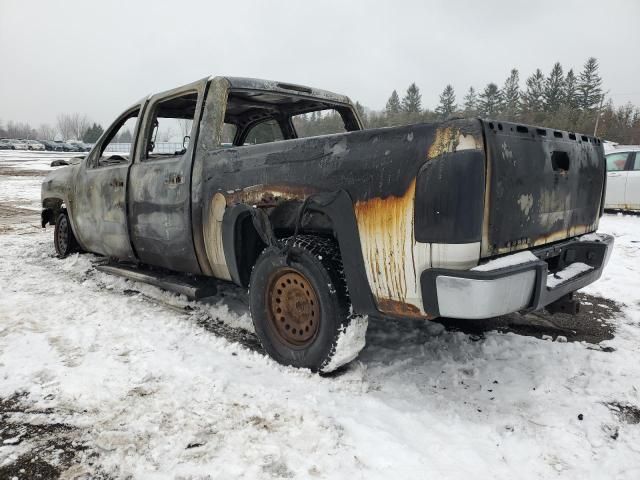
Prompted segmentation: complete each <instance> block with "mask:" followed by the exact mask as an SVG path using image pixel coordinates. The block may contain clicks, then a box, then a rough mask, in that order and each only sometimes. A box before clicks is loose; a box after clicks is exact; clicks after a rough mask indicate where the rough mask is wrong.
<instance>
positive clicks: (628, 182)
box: [604, 145, 640, 211]
mask: <svg viewBox="0 0 640 480" xmlns="http://www.w3.org/2000/svg"><path fill="white" fill-rule="evenodd" d="M606 159H607V194H606V196H605V200H604V207H605V208H610V209H616V210H638V211H640V145H619V146H617V147H616V148H615V149H612V150H609V152H608V153H607V155H606Z"/></svg>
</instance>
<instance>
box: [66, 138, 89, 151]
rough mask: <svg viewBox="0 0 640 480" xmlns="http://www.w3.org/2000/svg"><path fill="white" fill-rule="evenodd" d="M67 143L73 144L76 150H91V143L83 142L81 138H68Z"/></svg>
mask: <svg viewBox="0 0 640 480" xmlns="http://www.w3.org/2000/svg"><path fill="white" fill-rule="evenodd" d="M67 144H69V145H71V146H72V147H73V148H74V149H75V150H73V151H75V152H88V151H89V150H91V145H89V144H86V143H84V142H81V141H79V140H67Z"/></svg>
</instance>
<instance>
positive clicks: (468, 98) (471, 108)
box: [464, 87, 478, 115]
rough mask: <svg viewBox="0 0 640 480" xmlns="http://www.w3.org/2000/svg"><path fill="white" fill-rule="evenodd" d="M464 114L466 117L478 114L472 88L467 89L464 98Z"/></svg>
mask: <svg viewBox="0 0 640 480" xmlns="http://www.w3.org/2000/svg"><path fill="white" fill-rule="evenodd" d="M464 113H466V114H467V115H477V113H478V95H477V94H476V89H475V88H473V87H469V91H468V92H467V94H466V95H465V96H464Z"/></svg>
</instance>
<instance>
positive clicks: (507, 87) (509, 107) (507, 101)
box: [502, 68, 520, 120]
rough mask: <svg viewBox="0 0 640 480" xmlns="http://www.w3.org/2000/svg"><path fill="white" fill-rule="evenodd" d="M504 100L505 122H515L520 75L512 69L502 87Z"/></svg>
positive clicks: (518, 104) (518, 102)
mask: <svg viewBox="0 0 640 480" xmlns="http://www.w3.org/2000/svg"><path fill="white" fill-rule="evenodd" d="M502 94H503V99H504V107H503V114H504V116H505V118H506V119H507V120H515V117H516V116H517V115H518V111H519V106H520V74H519V73H518V70H517V69H515V68H513V69H512V70H511V74H510V75H509V78H507V80H506V81H505V82H504V87H502Z"/></svg>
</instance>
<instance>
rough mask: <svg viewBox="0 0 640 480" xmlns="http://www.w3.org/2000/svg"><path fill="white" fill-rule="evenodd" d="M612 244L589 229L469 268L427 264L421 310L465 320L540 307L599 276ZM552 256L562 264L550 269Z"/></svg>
mask: <svg viewBox="0 0 640 480" xmlns="http://www.w3.org/2000/svg"><path fill="white" fill-rule="evenodd" d="M612 248H613V237H612V236H611V235H606V234H600V233H598V234H593V233H592V234H587V235H583V236H582V237H577V238H574V239H571V240H568V241H566V242H562V243H560V244H557V245H554V246H551V247H545V248H541V249H538V250H533V251H529V253H527V252H520V253H516V254H513V255H507V256H505V257H501V258H499V259H497V260H495V261H494V262H489V263H487V264H485V265H482V266H479V267H476V268H475V269H471V270H450V269H428V270H425V271H424V272H422V275H421V277H420V282H421V289H422V302H423V305H424V309H425V311H426V312H427V313H429V314H431V315H434V316H442V317H452V318H468V319H479V318H490V317H495V316H498V315H505V314H507V313H512V312H517V311H520V310H526V311H532V310H538V309H540V308H543V307H544V306H546V305H548V304H550V303H552V302H554V301H555V300H557V299H559V298H560V297H562V296H564V295H566V294H568V293H571V292H574V291H576V290H578V289H580V288H582V287H585V286H586V285H589V284H590V283H593V282H595V281H596V280H597V279H598V278H600V275H602V270H603V268H604V267H605V265H606V264H607V262H608V260H609V256H610V255H611V250H612ZM523 253H526V254H524V255H523ZM551 260H553V261H555V262H559V264H560V265H561V268H559V269H557V270H556V271H555V272H554V273H552V274H550V273H549V263H548V262H550V261H551ZM492 263H494V264H495V268H493V267H492V265H491V264H492Z"/></svg>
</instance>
